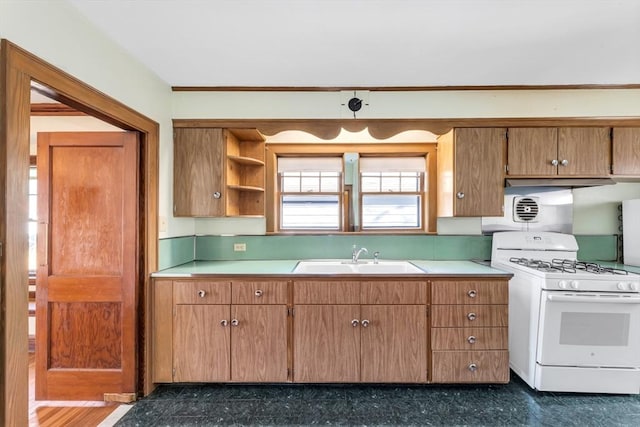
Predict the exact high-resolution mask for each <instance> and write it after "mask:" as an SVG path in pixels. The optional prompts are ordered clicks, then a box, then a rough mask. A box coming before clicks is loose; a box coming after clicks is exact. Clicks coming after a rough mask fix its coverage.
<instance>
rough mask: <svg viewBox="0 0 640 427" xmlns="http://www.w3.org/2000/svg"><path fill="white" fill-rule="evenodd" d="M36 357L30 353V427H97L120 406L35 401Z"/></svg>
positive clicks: (103, 403)
mask: <svg viewBox="0 0 640 427" xmlns="http://www.w3.org/2000/svg"><path fill="white" fill-rule="evenodd" d="M35 383H36V382H35V355H34V353H29V426H41V427H60V426H65V427H76V426H77V427H96V426H98V425H99V424H100V423H101V422H102V421H104V419H105V418H107V417H108V416H109V415H110V414H111V413H112V412H113V411H114V410H115V409H116V408H118V406H119V404H117V403H110V402H109V403H106V402H78V401H48V400H47V401H45V400H35V388H36V387H35Z"/></svg>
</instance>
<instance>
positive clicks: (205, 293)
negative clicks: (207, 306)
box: [198, 289, 207, 298]
mask: <svg viewBox="0 0 640 427" xmlns="http://www.w3.org/2000/svg"><path fill="white" fill-rule="evenodd" d="M205 295H207V291H205V290H204V289H200V290H199V291H198V296H199V297H200V298H204V296H205Z"/></svg>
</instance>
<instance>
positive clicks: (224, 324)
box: [220, 320, 229, 326]
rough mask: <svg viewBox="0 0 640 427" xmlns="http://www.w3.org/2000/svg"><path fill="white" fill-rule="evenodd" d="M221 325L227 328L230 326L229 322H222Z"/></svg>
mask: <svg viewBox="0 0 640 427" xmlns="http://www.w3.org/2000/svg"><path fill="white" fill-rule="evenodd" d="M220 324H221V325H222V326H227V325H228V324H229V322H227V321H226V320H221V321H220Z"/></svg>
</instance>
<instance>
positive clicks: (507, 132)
mask: <svg viewBox="0 0 640 427" xmlns="http://www.w3.org/2000/svg"><path fill="white" fill-rule="evenodd" d="M504 137H505V138H506V139H507V141H508V140H509V129H507V130H506V131H504Z"/></svg>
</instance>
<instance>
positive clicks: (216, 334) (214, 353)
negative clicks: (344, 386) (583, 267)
mask: <svg viewBox="0 0 640 427" xmlns="http://www.w3.org/2000/svg"><path fill="white" fill-rule="evenodd" d="M507 292H508V279H507V278H504V279H503V278H500V279H495V278H493V279H484V278H473V279H471V278H469V279H467V278H465V279H446V280H445V279H442V280H429V281H427V280H424V279H419V278H415V279H413V278H409V279H400V278H398V279H397V280H389V278H362V279H360V280H358V279H355V280H354V278H353V277H349V278H342V279H341V278H332V279H328V280H327V279H315V278H311V279H308V278H293V280H288V281H287V280H274V279H265V278H256V279H254V278H252V277H251V278H247V279H242V280H238V279H235V278H234V279H233V280H220V279H218V278H216V279H215V280H205V279H198V280H185V279H180V280H178V279H176V280H170V279H156V280H154V295H153V302H154V303H153V305H154V307H153V321H154V323H153V334H152V340H153V364H152V371H153V378H154V382H157V383H167V382H292V381H293V382H299V383H352V382H370V383H429V382H433V383H458V382H493V383H504V382H508V381H509V353H508V338H507V336H508V325H507V321H508V310H507V308H508V305H507V304H508V294H507Z"/></svg>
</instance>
